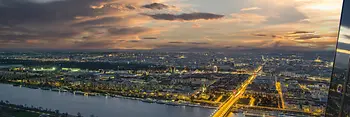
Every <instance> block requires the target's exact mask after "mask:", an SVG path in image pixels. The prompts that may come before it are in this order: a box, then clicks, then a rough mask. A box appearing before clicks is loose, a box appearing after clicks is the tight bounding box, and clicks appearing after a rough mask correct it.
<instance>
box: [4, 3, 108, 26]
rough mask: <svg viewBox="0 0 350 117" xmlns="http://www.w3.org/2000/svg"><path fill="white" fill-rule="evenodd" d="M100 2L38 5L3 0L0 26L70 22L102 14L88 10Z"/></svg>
mask: <svg viewBox="0 0 350 117" xmlns="http://www.w3.org/2000/svg"><path fill="white" fill-rule="evenodd" d="M97 2H100V0H65V1H57V2H49V3H45V4H39V3H34V2H29V1H24V0H3V1H2V3H3V5H4V6H5V7H0V16H1V17H0V24H4V25H15V24H26V23H51V22H57V21H63V22H64V21H70V20H73V19H74V18H75V17H76V16H97V15H100V14H103V13H102V12H99V11H98V10H94V9H91V8H90V5H91V4H95V3H97Z"/></svg>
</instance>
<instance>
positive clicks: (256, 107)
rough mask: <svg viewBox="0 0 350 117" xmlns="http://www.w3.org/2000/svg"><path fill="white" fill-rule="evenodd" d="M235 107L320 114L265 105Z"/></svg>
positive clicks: (318, 114)
mask: <svg viewBox="0 0 350 117" xmlns="http://www.w3.org/2000/svg"><path fill="white" fill-rule="evenodd" d="M236 107H238V108H241V107H244V108H246V109H253V110H255V109H262V110H271V111H281V112H294V113H302V114H307V115H313V116H320V115H321V113H312V112H305V111H299V110H291V109H282V108H274V107H265V106H248V105H241V104H237V105H236Z"/></svg>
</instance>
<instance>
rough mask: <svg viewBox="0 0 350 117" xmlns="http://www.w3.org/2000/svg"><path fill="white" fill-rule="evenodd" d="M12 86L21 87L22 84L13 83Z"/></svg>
mask: <svg viewBox="0 0 350 117" xmlns="http://www.w3.org/2000/svg"><path fill="white" fill-rule="evenodd" d="M12 86H15V87H19V86H21V85H20V84H13V85H12Z"/></svg>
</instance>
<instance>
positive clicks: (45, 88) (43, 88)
mask: <svg viewBox="0 0 350 117" xmlns="http://www.w3.org/2000/svg"><path fill="white" fill-rule="evenodd" d="M40 89H41V90H50V88H49V87H41V88H40Z"/></svg>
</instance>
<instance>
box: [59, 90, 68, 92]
mask: <svg viewBox="0 0 350 117" xmlns="http://www.w3.org/2000/svg"><path fill="white" fill-rule="evenodd" d="M60 91H61V92H68V90H66V89H60Z"/></svg>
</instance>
